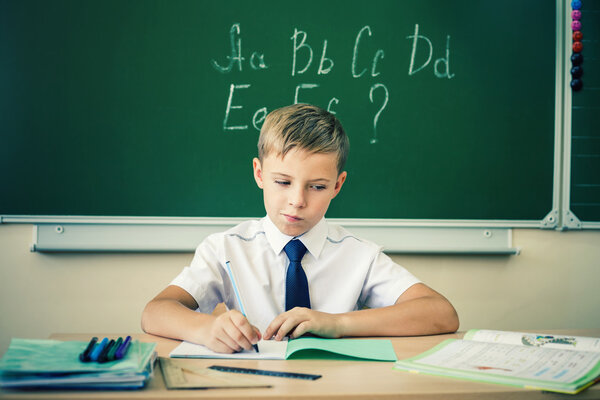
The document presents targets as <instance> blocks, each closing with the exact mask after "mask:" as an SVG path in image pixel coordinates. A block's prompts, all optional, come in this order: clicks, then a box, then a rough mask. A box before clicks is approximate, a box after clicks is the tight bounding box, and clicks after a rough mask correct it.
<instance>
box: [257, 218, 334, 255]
mask: <svg viewBox="0 0 600 400" xmlns="http://www.w3.org/2000/svg"><path fill="white" fill-rule="evenodd" d="M263 227H264V230H265V236H266V238H267V241H268V242H269V244H270V245H271V248H272V249H273V251H274V252H275V254H280V253H281V252H282V251H283V248H284V247H285V245H286V244H287V243H288V242H289V241H290V240H292V239H294V237H293V236H288V235H285V234H283V233H281V231H280V230H279V229H278V228H277V227H276V226H275V224H274V223H273V221H271V218H269V216H268V215H267V216H266V217H264V218H263ZM328 230H329V227H328V225H327V221H326V220H325V218H321V220H320V221H319V223H317V225H315V226H313V227H312V229H311V230H309V231H308V232H305V233H303V234H302V235H300V236H297V237H296V238H297V239H299V240H300V241H301V242H302V244H304V246H306V249H307V250H308V251H309V252H310V254H312V255H313V257H315V258H319V255H320V254H321V251H322V250H323V247H324V246H325V241H326V240H327V232H328Z"/></svg>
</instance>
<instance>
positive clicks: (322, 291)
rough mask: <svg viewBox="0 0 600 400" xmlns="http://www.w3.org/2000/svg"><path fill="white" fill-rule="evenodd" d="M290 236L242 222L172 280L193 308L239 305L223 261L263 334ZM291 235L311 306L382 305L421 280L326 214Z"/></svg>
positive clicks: (275, 310) (278, 304)
mask: <svg viewBox="0 0 600 400" xmlns="http://www.w3.org/2000/svg"><path fill="white" fill-rule="evenodd" d="M291 239H293V237H291V236H287V235H284V234H283V233H281V232H280V231H279V229H277V227H276V226H275V225H274V224H273V222H272V221H271V220H270V219H269V217H264V218H262V219H260V220H251V221H246V222H243V223H241V224H239V225H237V226H235V227H233V228H231V229H229V230H227V231H225V232H221V233H216V234H212V235H210V236H209V237H207V238H206V239H205V240H204V241H203V242H202V243H201V244H200V245H199V246H198V248H197V249H196V253H195V255H194V259H193V260H192V263H191V265H190V266H188V267H185V268H184V269H183V271H182V272H181V273H180V274H179V275H178V276H177V277H176V278H175V279H174V280H173V281H172V282H171V285H177V286H179V287H181V288H183V289H184V290H186V291H187V292H188V293H189V294H190V295H192V296H193V297H194V299H195V300H196V302H197V303H198V310H197V311H199V312H203V313H210V312H212V311H213V309H214V307H215V306H216V305H217V304H218V303H221V302H223V303H225V305H226V306H227V308H229V309H237V310H240V307H239V305H238V304H237V300H236V297H235V293H234V291H233V286H232V285H231V281H230V279H229V275H228V273H227V267H226V262H227V261H229V262H230V267H231V270H232V272H233V275H234V279H235V282H236V285H237V288H238V290H239V293H240V297H241V299H242V303H243V306H244V309H245V311H246V316H247V318H248V320H249V321H250V323H252V324H253V325H255V326H256V327H257V328H258V329H260V330H261V331H264V330H265V329H266V328H267V326H268V325H269V324H270V323H271V321H272V320H273V319H274V318H275V317H276V316H277V315H279V314H281V313H282V312H284V311H285V277H286V270H287V267H288V264H289V260H288V258H287V255H286V254H285V252H284V251H283V247H284V246H285V245H286V244H287V242H288V241H290V240H291ZM298 239H300V240H301V241H302V243H303V244H304V246H306V248H307V252H306V254H305V255H304V258H303V259H302V267H303V268H304V271H305V273H306V277H307V279H308V286H309V295H310V303H311V307H312V309H314V310H318V311H323V312H327V313H344V312H349V311H353V310H357V309H361V308H363V307H365V306H366V307H371V308H375V307H384V306H389V305H392V304H394V303H395V302H396V300H397V299H398V297H399V296H400V295H401V294H402V293H404V291H405V290H406V289H408V288H409V287H411V286H412V285H414V284H415V283H418V282H420V281H419V280H418V279H417V278H416V277H414V276H413V275H412V274H411V273H410V272H408V271H407V270H406V269H404V268H403V267H401V266H400V265H398V264H396V263H395V262H393V261H392V259H391V258H390V257H388V256H387V255H385V254H384V253H383V252H382V248H381V247H379V246H377V245H375V244H373V243H371V242H369V241H365V240H362V239H359V238H357V237H356V236H354V235H352V234H351V233H350V232H348V231H347V230H346V229H344V228H342V227H340V226H337V225H331V224H328V223H327V221H326V220H325V219H322V220H321V221H320V222H319V223H318V224H317V225H316V226H314V227H313V228H312V229H311V230H310V231H308V232H306V233H305V234H303V235H301V236H300V237H298Z"/></svg>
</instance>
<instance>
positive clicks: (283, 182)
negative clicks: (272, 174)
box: [275, 179, 290, 186]
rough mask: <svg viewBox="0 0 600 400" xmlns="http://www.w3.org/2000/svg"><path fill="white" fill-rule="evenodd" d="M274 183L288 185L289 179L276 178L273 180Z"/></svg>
mask: <svg viewBox="0 0 600 400" xmlns="http://www.w3.org/2000/svg"><path fill="white" fill-rule="evenodd" d="M275 183H276V184H278V185H283V186H287V185H289V184H290V181H283V180H278V179H276V180H275Z"/></svg>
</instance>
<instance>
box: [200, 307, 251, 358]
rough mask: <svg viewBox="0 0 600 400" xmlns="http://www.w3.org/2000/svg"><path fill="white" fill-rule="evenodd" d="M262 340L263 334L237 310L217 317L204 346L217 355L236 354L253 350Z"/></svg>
mask: <svg viewBox="0 0 600 400" xmlns="http://www.w3.org/2000/svg"><path fill="white" fill-rule="evenodd" d="M260 339H261V333H260V331H259V330H258V328H256V327H255V326H253V325H251V324H250V322H248V320H247V319H246V317H244V315H243V314H242V313H241V312H239V311H237V310H229V311H227V312H224V313H223V314H221V315H219V316H217V317H216V318H215V319H214V320H213V322H212V323H211V324H210V325H209V326H208V332H207V336H206V337H205V340H204V345H205V346H206V347H208V348H209V349H211V350H212V351H216V352H217V353H235V352H238V351H242V350H243V349H244V350H251V349H252V345H253V344H256V343H257V342H258V341H259V340H260Z"/></svg>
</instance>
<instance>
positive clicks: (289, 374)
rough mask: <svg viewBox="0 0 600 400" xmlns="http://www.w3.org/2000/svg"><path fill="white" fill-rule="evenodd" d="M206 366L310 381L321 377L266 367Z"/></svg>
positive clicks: (221, 369) (240, 372)
mask: <svg viewBox="0 0 600 400" xmlns="http://www.w3.org/2000/svg"><path fill="white" fill-rule="evenodd" d="M208 368H210V369H214V370H216V371H221V372H234V373H238V374H250V375H267V376H275V377H278V378H293V379H306V380H310V381H314V380H315V379H319V378H320V377H321V375H313V374H301V373H298V372H286V371H269V370H266V369H254V368H241V367H227V366H224V365H211V366H210V367H208Z"/></svg>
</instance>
